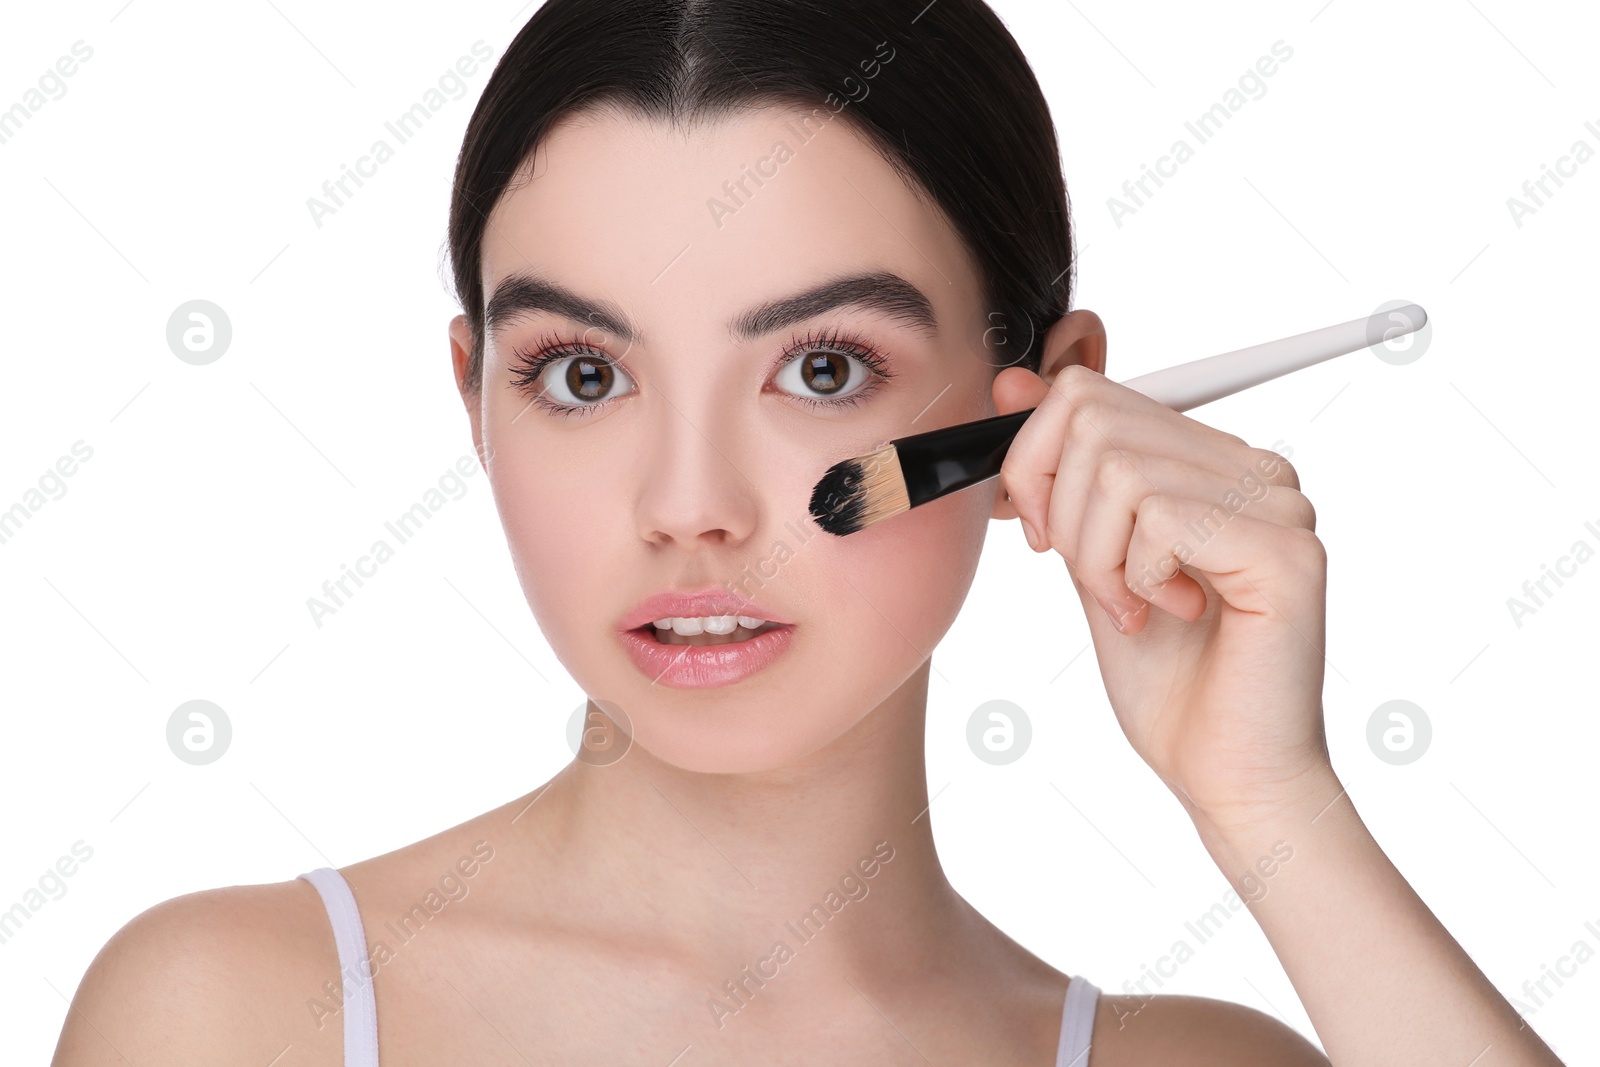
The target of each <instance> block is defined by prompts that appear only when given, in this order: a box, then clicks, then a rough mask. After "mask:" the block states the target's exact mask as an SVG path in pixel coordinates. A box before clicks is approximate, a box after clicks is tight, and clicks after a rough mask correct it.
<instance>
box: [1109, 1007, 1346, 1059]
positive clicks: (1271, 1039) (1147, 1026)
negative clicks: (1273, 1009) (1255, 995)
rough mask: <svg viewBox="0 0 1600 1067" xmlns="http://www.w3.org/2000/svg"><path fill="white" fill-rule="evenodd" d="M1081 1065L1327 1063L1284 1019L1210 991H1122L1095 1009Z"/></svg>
mask: <svg viewBox="0 0 1600 1067" xmlns="http://www.w3.org/2000/svg"><path fill="white" fill-rule="evenodd" d="M1090 1059H1091V1062H1090V1064H1089V1065H1088V1067H1143V1065H1145V1064H1173V1065H1178V1067H1329V1062H1328V1058H1327V1057H1326V1056H1324V1055H1323V1054H1322V1052H1321V1051H1320V1050H1319V1049H1318V1048H1317V1046H1316V1045H1314V1044H1312V1043H1311V1042H1310V1041H1308V1040H1306V1038H1305V1037H1304V1036H1303V1035H1302V1034H1301V1033H1300V1032H1299V1031H1297V1030H1295V1029H1294V1028H1293V1027H1292V1026H1289V1025H1287V1024H1286V1023H1284V1022H1282V1021H1281V1020H1279V1019H1278V1018H1276V1017H1274V1016H1272V1015H1268V1014H1267V1013H1266V1012H1264V1011H1258V1010H1257V1009H1255V1008H1251V1007H1247V1006H1245V1005H1243V1004H1235V1003H1233V1002H1232V1001H1227V1000H1217V999H1214V998H1211V997H1192V996H1176V995H1157V996H1148V997H1143V996H1124V995H1121V994H1116V995H1113V994H1111V993H1109V992H1107V993H1104V994H1102V995H1101V997H1100V1003H1099V1006H1098V1007H1097V1008H1096V1010H1095V1020H1094V1037H1093V1051H1092V1052H1091V1053H1090Z"/></svg>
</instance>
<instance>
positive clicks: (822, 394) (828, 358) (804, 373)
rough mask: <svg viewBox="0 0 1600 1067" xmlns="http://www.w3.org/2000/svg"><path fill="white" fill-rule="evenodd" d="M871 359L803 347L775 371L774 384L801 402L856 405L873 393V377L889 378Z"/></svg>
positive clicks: (837, 351)
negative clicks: (834, 402) (835, 402)
mask: <svg viewBox="0 0 1600 1067" xmlns="http://www.w3.org/2000/svg"><path fill="white" fill-rule="evenodd" d="M874 358H875V357H874V356H872V355H870V354H862V355H856V354H853V353H850V352H843V351H840V350H838V349H834V348H820V347H805V348H802V349H801V353H800V355H798V356H796V357H795V358H793V359H791V360H789V362H787V363H785V364H784V365H783V366H782V367H780V368H779V369H778V373H777V375H776V376H775V377H774V379H773V380H774V381H775V382H776V383H777V384H778V385H779V386H781V387H782V388H783V390H784V392H786V393H789V394H791V395H793V396H795V397H797V398H799V399H801V400H805V401H809V402H818V401H823V400H827V401H830V402H833V401H837V402H838V403H846V402H849V403H855V402H856V401H858V400H860V399H862V398H864V397H865V396H866V395H867V394H868V393H870V392H872V384H873V383H872V380H873V378H874V377H875V376H881V377H884V378H887V377H888V375H887V373H885V372H883V371H881V370H879V369H878V368H877V367H875V366H874V365H873V363H872V362H871V361H872V360H873V359H874ZM847 397H848V398H850V399H849V400H848V401H846V400H845V398H847Z"/></svg>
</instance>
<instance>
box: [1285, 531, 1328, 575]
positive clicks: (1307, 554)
mask: <svg viewBox="0 0 1600 1067" xmlns="http://www.w3.org/2000/svg"><path fill="white" fill-rule="evenodd" d="M1285 536H1286V537H1288V538H1289V543H1290V545H1291V546H1293V551H1294V554H1295V555H1296V556H1297V557H1298V558H1299V559H1300V560H1301V561H1302V562H1303V563H1304V564H1305V565H1306V566H1310V567H1320V566H1322V565H1324V564H1326V563H1327V562H1328V547H1327V546H1326V545H1324V544H1323V543H1322V538H1320V537H1318V536H1317V535H1316V534H1315V533H1313V532H1312V531H1311V530H1308V529H1306V528H1305V527H1304V526H1292V527H1289V528H1288V531H1287V533H1286V534H1285Z"/></svg>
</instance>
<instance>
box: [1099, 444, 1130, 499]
mask: <svg viewBox="0 0 1600 1067" xmlns="http://www.w3.org/2000/svg"><path fill="white" fill-rule="evenodd" d="M1136 480H1141V476H1140V474H1139V469H1138V468H1137V467H1135V466H1134V463H1133V460H1132V459H1130V458H1129V457H1128V454H1127V453H1126V452H1123V451H1121V450H1119V449H1112V450H1111V451H1109V452H1102V453H1100V458H1099V459H1098V460H1096V461H1095V468H1094V487H1095V489H1096V490H1098V491H1099V492H1101V493H1104V494H1106V495H1114V494H1120V493H1122V492H1123V490H1125V489H1126V488H1127V487H1129V486H1131V485H1133V484H1134V482H1135V481H1136Z"/></svg>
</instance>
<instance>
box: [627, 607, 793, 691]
mask: <svg viewBox="0 0 1600 1067" xmlns="http://www.w3.org/2000/svg"><path fill="white" fill-rule="evenodd" d="M677 614H679V613H678V612H673V611H668V612H663V613H662V614H660V615H655V616H653V618H656V619H660V618H666V617H668V616H671V615H677ZM681 614H683V615H697V614H701V612H699V611H694V612H689V611H685V612H682V613H681ZM706 614H740V613H739V612H722V611H712V612H706ZM743 614H751V615H752V617H755V618H761V617H764V616H761V615H760V614H759V613H750V612H744V613H743ZM647 630H648V631H652V632H653V631H654V627H653V626H650V624H649V623H645V624H643V625H642V626H640V627H639V628H637V629H631V630H624V631H623V632H622V635H621V636H622V644H623V647H624V648H626V649H627V650H628V655H629V657H631V658H632V660H633V662H634V665H635V666H637V667H638V668H639V670H640V671H641V672H642V673H643V674H644V675H645V677H647V678H649V679H650V682H651V684H653V685H664V686H667V687H669V688H671V689H714V688H718V687H720V686H725V685H732V684H734V683H735V682H739V681H743V680H744V679H745V678H748V677H750V676H751V675H752V674H756V673H757V672H759V671H762V670H765V669H766V668H767V667H768V666H770V665H771V664H772V662H773V661H774V660H776V659H777V658H778V657H779V656H781V655H783V654H784V653H785V652H786V651H788V649H789V646H790V644H791V643H792V642H793V640H794V631H795V628H794V627H793V626H791V625H789V624H787V623H785V624H784V625H782V626H775V627H773V628H772V629H770V630H768V631H766V632H765V633H761V634H758V635H757V636H755V637H752V638H750V639H749V640H748V641H734V642H731V643H729V644H723V645H667V644H662V643H661V642H660V641H657V640H656V639H655V637H654V636H652V632H647Z"/></svg>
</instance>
